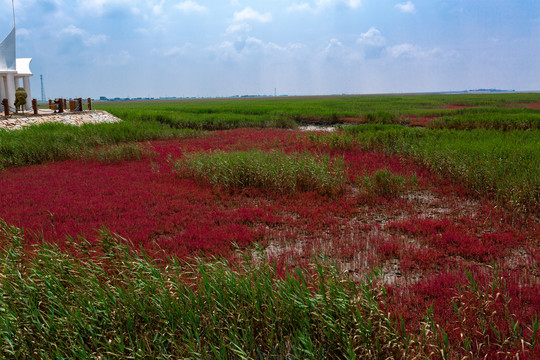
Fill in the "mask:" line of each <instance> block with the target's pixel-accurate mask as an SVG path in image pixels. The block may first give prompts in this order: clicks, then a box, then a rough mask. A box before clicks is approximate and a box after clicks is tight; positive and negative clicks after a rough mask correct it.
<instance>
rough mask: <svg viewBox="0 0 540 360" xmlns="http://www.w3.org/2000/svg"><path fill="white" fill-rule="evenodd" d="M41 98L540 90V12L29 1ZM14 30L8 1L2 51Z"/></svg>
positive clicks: (387, 1) (438, 4)
mask: <svg viewBox="0 0 540 360" xmlns="http://www.w3.org/2000/svg"><path fill="white" fill-rule="evenodd" d="M15 7H16V14H17V56H18V57H31V58H33V62H32V64H31V69H32V71H33V72H34V74H35V76H34V78H33V79H32V91H33V95H34V97H39V96H40V95H39V92H40V84H39V75H40V74H43V76H44V82H45V91H46V95H47V97H79V96H80V97H99V96H107V97H128V96H129V97H147V96H149V97H160V96H190V97H191V96H195V97H214V96H230V95H235V94H240V95H242V94H252V95H270V94H273V93H274V89H275V88H276V89H277V93H278V94H291V95H300V94H303V95H314V94H341V93H348V94H365V93H400V92H431V91H452V90H465V89H477V88H497V89H515V90H518V91H528V90H540V1H538V0H519V1H516V0H429V1H428V0H412V1H408V0H292V1H284V0H266V1H263V0H254V1H247V0H221V1H211V0H148V1H142V0H109V1H106V0H71V1H68V0H19V1H15ZM11 23H12V15H11V0H0V37H2V38H3V36H5V35H7V33H8V31H9V30H10V24H11Z"/></svg>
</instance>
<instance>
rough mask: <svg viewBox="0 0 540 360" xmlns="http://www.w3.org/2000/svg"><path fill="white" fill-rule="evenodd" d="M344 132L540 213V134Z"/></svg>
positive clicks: (371, 128) (378, 128)
mask: <svg viewBox="0 0 540 360" xmlns="http://www.w3.org/2000/svg"><path fill="white" fill-rule="evenodd" d="M344 130H345V132H346V135H344V136H354V137H355V138H356V139H357V141H358V142H359V143H360V144H361V145H362V146H363V147H364V148H366V149H374V150H379V151H386V152H391V153H398V154H404V155H408V156H412V157H413V158H415V159H417V160H419V161H422V162H423V163H424V164H426V165H427V166H428V167H429V168H431V169H432V170H434V171H436V172H438V173H441V174H443V176H447V177H449V178H452V179H455V180H458V181H460V182H462V183H464V184H466V185H467V186H468V187H470V188H471V189H473V190H475V191H476V192H477V193H479V194H491V195H494V196H495V197H496V198H497V199H498V200H500V201H501V202H503V203H505V204H507V205H509V206H510V207H511V208H513V209H515V210H518V211H531V212H538V211H539V204H540V146H539V145H538V144H540V131H538V130H529V131H517V130H514V131H506V132H503V131H497V130H479V129H475V130H471V131H457V130H429V129H425V130H424V129H411V128H406V127H402V126H397V125H390V126H385V125H365V126H352V127H344ZM333 141H334V142H335V140H333Z"/></svg>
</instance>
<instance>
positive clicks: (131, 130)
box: [0, 120, 197, 169]
mask: <svg viewBox="0 0 540 360" xmlns="http://www.w3.org/2000/svg"><path fill="white" fill-rule="evenodd" d="M196 134H197V131H194V130H188V129H173V128H171V127H168V126H163V125H162V124H161V123H158V122H153V121H135V120H131V121H123V122H119V123H114V124H92V125H90V124H86V125H82V126H80V127H76V126H70V125H65V124H58V123H45V124H41V125H38V126H30V127H28V128H26V129H23V130H16V131H6V130H0V169H2V168H9V167H18V166H25V165H33V164H41V163H45V162H51V161H60V160H67V159H80V158H88V154H89V153H95V151H94V150H92V149H93V148H96V147H102V146H108V145H118V144H121V143H125V142H133V141H147V140H157V139H171V138H180V137H188V136H195V135H196Z"/></svg>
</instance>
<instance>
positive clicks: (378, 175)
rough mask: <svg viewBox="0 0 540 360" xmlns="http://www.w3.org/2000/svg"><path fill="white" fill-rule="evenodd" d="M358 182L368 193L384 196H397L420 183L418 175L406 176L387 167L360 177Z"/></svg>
mask: <svg viewBox="0 0 540 360" xmlns="http://www.w3.org/2000/svg"><path fill="white" fill-rule="evenodd" d="M358 182H359V183H360V186H362V187H363V189H364V190H365V191H366V192H367V193H368V194H373V195H377V196H382V197H392V196H397V195H399V194H400V193H402V192H404V191H405V190H407V189H409V188H411V187H414V186H416V185H417V184H418V181H417V178H416V175H414V176H412V177H408V178H405V177H403V176H400V175H396V174H394V173H392V172H391V171H390V170H387V169H382V170H377V171H376V172H375V174H373V175H372V176H365V177H364V178H360V179H359V181H358Z"/></svg>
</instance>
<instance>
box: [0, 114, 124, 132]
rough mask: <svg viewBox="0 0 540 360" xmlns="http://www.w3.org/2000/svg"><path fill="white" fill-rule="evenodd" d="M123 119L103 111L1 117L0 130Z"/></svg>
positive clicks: (108, 121) (111, 121)
mask: <svg viewBox="0 0 540 360" xmlns="http://www.w3.org/2000/svg"><path fill="white" fill-rule="evenodd" d="M120 121H122V119H120V118H117V117H116V116H114V115H111V114H109V113H108V112H106V111H103V110H94V111H83V112H79V113H69V112H68V113H63V114H40V115H29V114H21V115H11V116H7V117H6V116H0V129H7V130H18V129H22V128H23V127H25V126H30V125H34V124H42V123H45V122H60V123H64V124H68V125H76V126H80V125H82V124H97V123H113V122H120Z"/></svg>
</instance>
